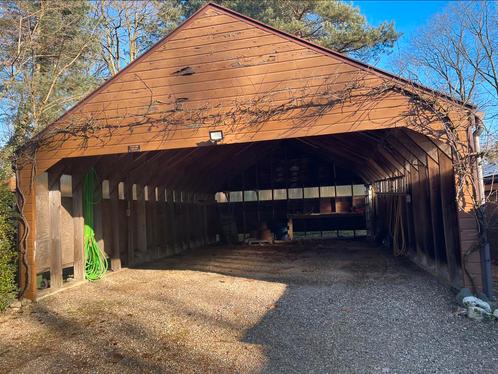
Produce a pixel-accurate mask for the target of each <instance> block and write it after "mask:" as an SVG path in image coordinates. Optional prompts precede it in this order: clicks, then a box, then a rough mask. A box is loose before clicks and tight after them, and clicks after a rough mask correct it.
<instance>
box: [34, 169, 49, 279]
mask: <svg viewBox="0 0 498 374" xmlns="http://www.w3.org/2000/svg"><path fill="white" fill-rule="evenodd" d="M35 190H36V194H35V200H36V215H35V217H36V223H37V226H36V234H35V244H36V266H37V268H38V269H39V270H40V271H45V270H46V269H49V268H50V211H49V208H48V206H49V197H48V173H43V174H41V175H39V176H37V177H36V180H35Z"/></svg>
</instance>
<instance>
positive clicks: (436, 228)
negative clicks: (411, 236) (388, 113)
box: [427, 158, 449, 277]
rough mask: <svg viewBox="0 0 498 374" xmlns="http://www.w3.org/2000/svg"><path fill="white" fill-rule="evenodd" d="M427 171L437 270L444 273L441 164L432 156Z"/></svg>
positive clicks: (428, 161) (444, 253)
mask: <svg viewBox="0 0 498 374" xmlns="http://www.w3.org/2000/svg"><path fill="white" fill-rule="evenodd" d="M427 171H428V173H429V197H430V202H431V205H430V207H431V223H432V235H433V239H434V260H435V263H436V272H437V273H438V274H439V275H445V276H447V277H448V276H449V275H448V274H442V273H441V272H442V271H443V268H442V267H443V264H444V263H445V262H446V251H445V243H444V229H443V217H442V210H443V208H444V207H443V206H442V205H441V180H440V178H439V165H438V164H437V163H436V161H434V160H433V159H432V158H428V159H427Z"/></svg>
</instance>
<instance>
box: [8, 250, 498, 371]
mask: <svg viewBox="0 0 498 374" xmlns="http://www.w3.org/2000/svg"><path fill="white" fill-rule="evenodd" d="M453 300H454V297H453V294H452V293H451V292H450V291H449V290H448V289H447V288H446V287H445V286H442V285H440V284H438V282H437V281H436V280H435V279H434V278H432V277H431V276H430V275H427V274H426V273H424V272H422V271H420V270H418V269H417V268H416V267H415V266H414V265H411V264H410V263H409V262H408V261H403V260H396V259H394V258H392V257H390V256H388V255H387V254H385V253H383V250H380V249H378V248H375V247H373V246H371V245H369V244H365V243H363V242H361V241H335V242H334V241H332V242H330V243H327V244H325V243H322V244H317V243H315V244H307V245H294V246H288V247H286V246H273V247H243V246H240V247H232V248H227V247H218V248H207V249H202V250H197V251H195V252H194V253H185V254H183V255H181V256H178V257H175V258H170V259H167V260H163V261H162V262H160V263H155V264H153V265H150V266H144V267H143V268H136V269H126V270H122V271H120V272H117V273H115V274H111V275H109V276H107V277H106V278H105V279H103V280H101V281H99V282H96V283H92V284H90V283H88V284H84V285H82V286H78V287H73V288H70V289H68V290H65V291H64V292H61V293H58V294H56V295H53V296H51V297H48V298H45V299H43V300H41V301H40V302H38V303H36V304H34V305H33V306H31V307H30V308H27V309H25V310H24V312H23V313H19V314H17V313H16V314H15V315H11V316H5V315H4V316H0V373H4V372H9V371H12V372H16V373H17V372H22V373H47V372H49V373H57V372H68V371H71V372H73V373H74V372H92V373H114V372H116V373H118V372H119V373H123V372H124V373H126V372H129V373H136V372H154V373H170V372H172V373H173V372H176V373H190V372H195V373H233V372H241V373H261V372H263V373H439V372H441V373H471V372H477V373H497V372H498V323H496V322H488V323H482V322H474V321H471V320H468V319H466V318H465V317H460V316H456V315H454V314H453V313H452V310H453V309H454V303H453Z"/></svg>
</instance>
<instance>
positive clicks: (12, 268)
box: [0, 171, 17, 311]
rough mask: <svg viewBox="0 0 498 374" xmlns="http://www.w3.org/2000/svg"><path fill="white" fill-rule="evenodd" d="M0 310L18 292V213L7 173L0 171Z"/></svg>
mask: <svg viewBox="0 0 498 374" xmlns="http://www.w3.org/2000/svg"><path fill="white" fill-rule="evenodd" d="M0 178H1V179H0V311H2V310H4V309H5V308H6V307H7V306H8V305H9V304H10V303H11V302H12V300H13V299H14V297H15V294H16V290H17V287H16V283H15V277H16V271H17V262H16V245H15V240H16V222H17V221H16V213H15V205H14V204H15V202H14V194H13V193H12V192H10V191H9V189H8V187H7V186H6V185H5V184H4V183H3V182H4V181H5V173H3V172H1V171H0Z"/></svg>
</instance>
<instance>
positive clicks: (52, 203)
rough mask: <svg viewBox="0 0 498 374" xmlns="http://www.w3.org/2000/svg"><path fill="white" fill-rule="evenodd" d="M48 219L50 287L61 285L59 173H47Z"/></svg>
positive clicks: (55, 287)
mask: <svg viewBox="0 0 498 374" xmlns="http://www.w3.org/2000/svg"><path fill="white" fill-rule="evenodd" d="M48 200H49V204H48V205H49V207H48V209H49V217H50V219H49V221H50V288H51V289H52V290H55V289H58V288H61V287H62V245H61V189H60V174H58V173H50V172H49V173H48Z"/></svg>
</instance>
